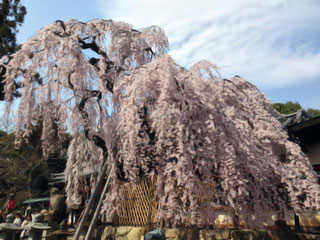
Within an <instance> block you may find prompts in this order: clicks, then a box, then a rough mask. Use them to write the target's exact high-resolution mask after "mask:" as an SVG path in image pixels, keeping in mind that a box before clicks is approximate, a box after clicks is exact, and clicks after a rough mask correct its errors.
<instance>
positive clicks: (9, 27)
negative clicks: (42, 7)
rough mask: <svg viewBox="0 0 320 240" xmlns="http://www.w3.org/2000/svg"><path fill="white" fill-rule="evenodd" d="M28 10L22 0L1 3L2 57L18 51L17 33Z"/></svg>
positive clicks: (0, 71) (0, 80)
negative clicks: (21, 2)
mask: <svg viewBox="0 0 320 240" xmlns="http://www.w3.org/2000/svg"><path fill="white" fill-rule="evenodd" d="M26 13H27V10H26V8H25V7H24V6H22V5H21V4H20V0H2V2H1V3H0V58H2V57H3V56H5V55H10V54H12V53H14V52H15V51H17V50H18V49H19V48H20V46H19V45H18V44H17V42H16V41H17V39H16V34H17V33H18V29H17V27H18V26H21V25H22V23H23V21H24V16H25V15H26ZM4 74H5V70H4V69H0V101H3V99H4V92H3V88H4V83H3V80H4V79H3V77H2V76H3V75H4Z"/></svg>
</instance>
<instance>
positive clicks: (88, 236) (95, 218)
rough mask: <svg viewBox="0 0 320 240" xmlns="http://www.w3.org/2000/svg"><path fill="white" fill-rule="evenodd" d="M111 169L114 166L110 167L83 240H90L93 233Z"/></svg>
mask: <svg viewBox="0 0 320 240" xmlns="http://www.w3.org/2000/svg"><path fill="white" fill-rule="evenodd" d="M113 169H114V164H113V165H112V168H111V170H110V173H109V176H108V179H107V182H106V184H105V185H104V188H103V191H102V194H101V195H100V199H99V203H98V205H97V207H96V209H95V212H94V215H93V218H92V220H91V223H90V226H89V229H88V231H87V234H86V237H85V240H90V239H91V234H92V231H93V229H94V227H95V225H96V222H97V219H98V216H99V212H100V208H101V206H102V201H103V198H104V196H105V195H106V192H107V189H108V185H109V183H110V180H111V176H112V173H113Z"/></svg>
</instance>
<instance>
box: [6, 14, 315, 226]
mask: <svg viewBox="0 0 320 240" xmlns="http://www.w3.org/2000/svg"><path fill="white" fill-rule="evenodd" d="M167 49H168V40H167V37H166V35H165V34H164V31H163V30H162V29H161V28H159V27H157V26H152V27H147V28H143V29H140V30H136V29H134V28H133V27H132V26H131V25H129V24H127V23H123V22H115V21H112V20H93V21H89V22H86V23H83V22H80V21H77V20H70V21H67V22H63V21H56V22H55V23H51V24H49V25H48V26H46V27H44V28H42V29H41V30H39V31H38V32H37V33H36V34H35V35H34V36H33V37H31V38H30V39H29V40H28V41H26V42H25V43H24V44H23V45H22V47H21V50H19V51H17V52H16V53H14V54H12V55H10V56H8V57H4V58H2V59H1V61H0V64H1V68H2V69H1V73H2V74H3V77H4V78H5V100H6V103H7V111H10V106H11V103H12V102H13V100H14V96H15V95H17V93H19V95H20V94H21V98H20V100H19V106H18V113H17V122H16V143H17V144H18V145H19V143H20V142H21V140H22V139H23V138H26V139H27V138H28V136H30V135H31V134H32V131H33V126H34V125H36V124H41V125H42V136H41V139H42V149H43V155H44V158H47V157H48V156H50V154H51V152H52V151H54V150H55V149H56V148H57V147H59V146H60V143H62V142H63V141H64V137H65V135H66V133H67V132H68V133H69V134H72V141H71V143H70V146H69V149H68V162H67V168H66V171H65V172H66V180H67V185H66V192H67V195H68V198H67V201H68V202H69V203H70V201H71V199H72V196H73V195H74V194H76V192H77V191H78V189H79V187H82V186H89V184H91V185H94V184H95V179H94V178H92V181H91V182H90V183H86V179H84V178H83V177H82V175H81V173H83V172H84V171H86V170H88V169H95V168H97V166H100V164H101V162H102V161H103V159H104V158H105V159H107V161H108V164H109V167H108V170H107V171H110V168H111V166H112V165H113V166H114V167H115V171H114V173H113V176H112V187H111V189H110V191H109V193H108V194H107V196H106V198H105V200H104V204H103V212H104V213H105V214H106V215H107V216H112V214H114V213H116V212H117V209H118V207H119V198H120V196H121V193H120V190H121V188H120V186H121V183H123V182H132V183H138V182H139V180H141V178H142V177H150V178H153V177H154V176H157V178H156V179H157V180H156V194H157V196H158V198H159V203H160V207H159V209H158V212H157V217H158V219H159V220H163V221H164V222H165V223H167V224H168V223H172V224H175V225H185V224H190V225H197V226H203V225H205V224H210V223H213V221H214V219H215V217H216V215H215V211H213V209H216V208H219V207H222V206H223V207H224V208H226V209H229V210H231V211H233V212H234V214H235V215H236V216H239V215H240V214H242V213H246V212H255V214H256V216H257V219H256V222H257V223H258V222H259V221H260V220H261V219H263V216H264V214H265V212H266V210H276V211H279V212H286V211H287V210H288V209H294V211H295V212H296V213H297V214H299V213H300V212H301V211H302V210H315V209H319V207H320V205H319V204H320V189H319V186H318V184H317V178H316V175H315V173H314V172H313V170H312V167H311V165H310V163H309V161H308V159H307V158H306V156H305V155H304V154H303V153H302V152H301V150H300V148H299V147H298V145H296V144H295V143H293V142H290V141H288V136H287V134H286V133H285V132H284V131H282V130H281V125H280V123H279V122H278V121H277V119H276V116H277V112H275V111H274V110H273V108H272V106H271V104H270V102H269V101H268V100H267V99H266V97H265V96H264V95H263V94H262V93H261V92H260V91H259V90H258V89H257V88H256V87H255V86H253V85H252V84H250V83H249V82H247V81H246V80H244V79H242V78H241V77H239V76H235V77H233V78H232V79H230V80H229V79H222V78H221V77H219V76H220V75H219V74H218V73H217V66H216V65H214V64H212V63H210V62H208V61H201V62H199V63H196V64H195V65H193V66H192V67H190V69H185V68H183V67H181V66H179V65H178V64H176V63H175V61H174V60H173V59H172V58H171V57H170V56H169V55H167V54H166V52H167ZM14 109H15V108H14Z"/></svg>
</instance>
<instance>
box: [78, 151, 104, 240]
mask: <svg viewBox="0 0 320 240" xmlns="http://www.w3.org/2000/svg"><path fill="white" fill-rule="evenodd" d="M107 157H108V151H106V152H105V153H104V154H103V163H102V168H101V171H100V173H99V177H98V181H97V185H96V187H95V189H94V192H93V194H92V196H91V198H90V200H89V203H88V206H87V208H86V210H85V212H84V214H83V216H82V219H81V221H80V223H79V226H78V227H77V229H76V232H75V234H74V236H73V240H78V239H79V237H80V233H81V230H82V229H83V226H84V224H85V222H86V221H87V219H88V216H89V212H90V210H91V208H92V206H93V204H94V202H95V201H96V198H97V195H98V191H99V190H100V189H101V185H102V182H103V179H104V178H105V176H106V171H107V167H108V164H107Z"/></svg>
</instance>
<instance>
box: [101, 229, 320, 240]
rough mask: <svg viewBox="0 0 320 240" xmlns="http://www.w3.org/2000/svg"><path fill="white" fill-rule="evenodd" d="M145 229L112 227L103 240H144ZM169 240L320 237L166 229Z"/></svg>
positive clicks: (319, 239)
mask: <svg viewBox="0 0 320 240" xmlns="http://www.w3.org/2000/svg"><path fill="white" fill-rule="evenodd" d="M145 233H146V229H145V228H138V227H118V228H116V227H112V226H108V227H106V228H105V229H104V232H103V235H102V237H101V240H144V234H145ZM165 235H166V239H167V240H307V239H314V240H320V235H317V234H305V233H295V232H294V231H270V230H232V229H216V230H199V229H187V228H183V229H165Z"/></svg>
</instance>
